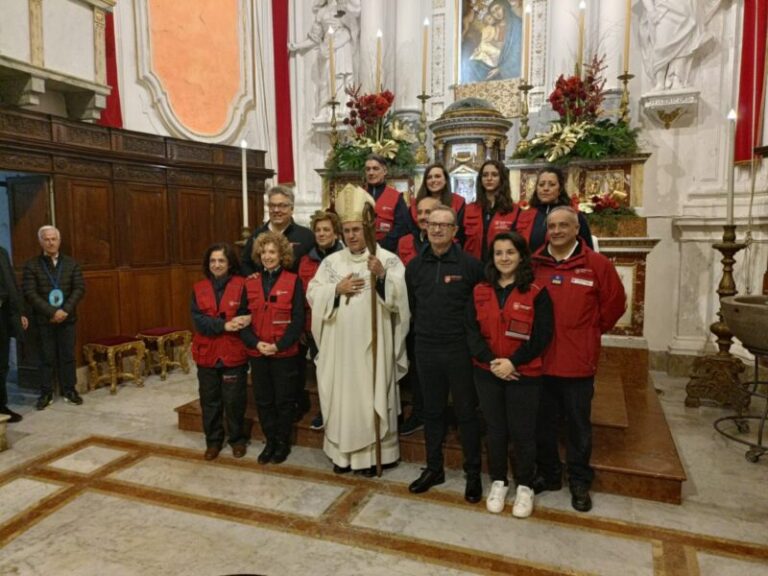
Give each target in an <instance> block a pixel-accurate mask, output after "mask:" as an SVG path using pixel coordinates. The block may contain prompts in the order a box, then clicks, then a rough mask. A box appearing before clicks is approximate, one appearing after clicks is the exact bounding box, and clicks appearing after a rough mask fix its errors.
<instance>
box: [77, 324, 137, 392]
mask: <svg viewBox="0 0 768 576" xmlns="http://www.w3.org/2000/svg"><path fill="white" fill-rule="evenodd" d="M83 354H84V355H85V359H86V361H87V362H88V368H89V369H88V390H95V389H96V388H98V387H99V386H100V385H101V384H105V383H107V382H109V392H110V393H111V394H116V393H117V380H118V379H119V378H124V379H128V380H133V381H135V382H136V385H137V386H139V387H142V386H144V378H143V373H142V368H141V362H142V360H144V356H145V354H146V347H145V346H144V342H143V341H142V340H141V339H140V338H135V337H133V336H111V337H109V338H101V339H99V340H94V341H93V342H89V343H88V344H85V345H84V346H83ZM129 354H133V356H134V359H133V371H132V372H123V356H124V355H129ZM104 361H106V363H107V371H106V372H105V373H103V374H102V373H101V371H100V367H99V363H100V362H104Z"/></svg>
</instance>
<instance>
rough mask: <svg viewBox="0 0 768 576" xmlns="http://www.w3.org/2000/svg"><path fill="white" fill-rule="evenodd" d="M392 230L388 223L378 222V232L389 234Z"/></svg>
mask: <svg viewBox="0 0 768 576" xmlns="http://www.w3.org/2000/svg"><path fill="white" fill-rule="evenodd" d="M391 229H392V225H391V224H390V223H389V222H379V230H380V231H381V232H389V231H390V230H391Z"/></svg>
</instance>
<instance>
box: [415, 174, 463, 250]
mask: <svg viewBox="0 0 768 576" xmlns="http://www.w3.org/2000/svg"><path fill="white" fill-rule="evenodd" d="M427 196H431V197H432V198H436V199H438V200H439V201H440V204H442V205H443V206H450V207H451V208H453V211H454V212H456V223H457V225H458V227H459V229H458V232H457V233H456V238H458V240H459V243H461V244H464V206H465V204H466V202H465V201H464V198H463V197H462V196H460V195H459V194H454V193H453V192H452V191H451V177H450V175H449V174H448V171H447V170H446V169H445V166H443V165H442V164H440V163H437V162H436V163H435V164H430V165H429V166H427V169H426V170H424V179H423V180H422V181H421V186H420V187H419V191H418V192H417V193H416V198H414V199H413V200H412V201H411V218H412V219H413V226H412V227H413V230H414V232H415V231H418V229H419V218H418V213H417V206H418V205H419V201H420V200H421V199H422V198H426V197H427Z"/></svg>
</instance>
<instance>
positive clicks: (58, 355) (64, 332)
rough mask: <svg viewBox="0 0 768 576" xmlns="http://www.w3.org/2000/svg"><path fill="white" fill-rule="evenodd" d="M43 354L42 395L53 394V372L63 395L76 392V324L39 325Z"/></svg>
mask: <svg viewBox="0 0 768 576" xmlns="http://www.w3.org/2000/svg"><path fill="white" fill-rule="evenodd" d="M37 326H38V328H39V329H40V350H41V353H42V365H41V367H40V368H41V378H40V393H41V394H50V393H52V392H53V372H54V370H55V371H56V374H57V376H58V379H59V391H60V392H61V393H62V394H66V393H68V392H73V391H74V390H75V382H76V375H75V323H74V322H63V323H61V324H51V323H45V324H38V325H37Z"/></svg>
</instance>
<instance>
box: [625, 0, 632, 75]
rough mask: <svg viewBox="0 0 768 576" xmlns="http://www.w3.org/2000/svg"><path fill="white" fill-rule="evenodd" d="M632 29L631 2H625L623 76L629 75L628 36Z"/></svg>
mask: <svg viewBox="0 0 768 576" xmlns="http://www.w3.org/2000/svg"><path fill="white" fill-rule="evenodd" d="M631 28H632V0H627V14H626V16H625V18H624V74H628V73H629V35H630V31H631Z"/></svg>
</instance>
